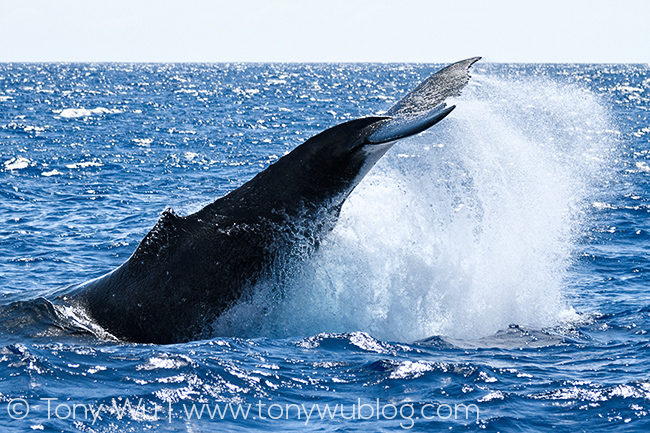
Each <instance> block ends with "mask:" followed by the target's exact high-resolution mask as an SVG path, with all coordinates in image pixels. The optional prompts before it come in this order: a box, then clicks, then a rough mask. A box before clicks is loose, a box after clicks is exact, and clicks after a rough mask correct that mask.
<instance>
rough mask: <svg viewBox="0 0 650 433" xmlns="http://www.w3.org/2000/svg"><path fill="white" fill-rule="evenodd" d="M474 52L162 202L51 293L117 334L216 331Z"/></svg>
mask: <svg viewBox="0 0 650 433" xmlns="http://www.w3.org/2000/svg"><path fill="white" fill-rule="evenodd" d="M477 60H479V58H478V57H475V58H471V59H467V60H463V61H460V62H457V63H454V64H452V65H449V66H447V67H445V68H443V69H441V70H440V71H438V72H436V73H435V74H433V75H431V76H430V77H429V78H427V79H426V80H425V81H423V82H422V83H420V84H419V85H418V86H417V87H416V88H415V89H414V90H413V91H411V92H410V93H409V94H407V95H406V96H405V97H404V98H403V99H401V100H400V101H399V102H398V103H397V104H395V105H394V106H393V107H392V108H390V109H389V110H388V111H387V112H386V113H385V114H383V115H381V116H373V117H365V118H360V119H356V120H352V121H348V122H345V123H342V124H339V125H336V126H334V127H332V128H330V129H327V130H325V131H323V132H321V133H319V134H318V135H315V136H314V137H312V138H310V139H309V140H307V141H306V142H305V143H303V144H301V145H300V146H298V147H296V148H295V149H294V150H293V151H292V152H290V153H288V154H287V155H285V156H283V157H282V158H280V159H279V160H278V161H276V162H275V163H274V164H272V165H270V166H269V167H268V168H266V169H265V170H264V171H262V172H260V173H259V174H257V175H256V176H255V177H254V178H253V179H251V180H250V181H248V182H247V183H245V184H244V185H242V186H241V187H239V188H237V189H235V190H234V191H232V192H230V193H229V194H227V195H225V196H224V197H221V198H219V199H217V200H216V201H214V202H213V203H211V204H209V205H207V206H206V207H204V208H203V209H201V210H199V211H198V212H196V213H193V214H191V215H187V216H179V215H177V214H176V213H175V212H174V211H173V210H171V209H167V210H165V211H164V212H163V214H162V216H161V217H160V219H159V221H158V222H157V223H156V225H155V226H154V227H153V229H152V230H151V231H150V232H149V233H148V234H147V235H146V236H145V237H144V239H143V240H142V241H141V242H140V244H139V245H138V247H137V249H136V250H135V252H134V253H133V255H132V256H131V257H130V258H129V259H128V260H127V261H126V262H125V263H123V264H122V265H121V266H119V267H118V268H117V269H115V270H113V271H112V272H110V273H108V274H106V275H104V276H102V277H99V278H97V279H95V280H92V281H89V282H87V283H84V284H81V285H79V286H78V287H75V288H74V289H72V290H68V291H66V293H65V294H63V295H60V296H59V298H58V299H57V301H59V302H64V303H66V304H72V305H76V306H78V307H80V308H82V309H83V310H85V312H86V314H87V315H88V316H89V317H90V318H91V319H92V320H93V321H95V322H96V323H97V324H99V325H100V326H101V327H102V328H104V329H105V330H106V331H107V332H109V333H110V334H112V335H113V336H115V337H117V338H118V339H121V340H126V341H132V342H139V343H156V344H169V343H177V342H184V341H190V340H195V339H200V338H210V337H214V336H215V335H213V334H214V330H213V328H212V326H211V325H212V323H213V322H214V320H215V319H216V318H218V317H219V316H220V315H221V314H223V313H224V312H225V311H227V310H228V309H229V308H230V307H232V306H234V305H236V304H237V303H238V302H241V301H242V300H245V299H246V298H247V297H250V296H251V295H252V293H253V291H254V288H255V286H256V284H259V283H260V282H262V281H264V280H265V279H269V278H275V277H276V276H277V275H278V274H282V271H286V272H285V273H290V271H287V270H290V269H291V268H292V266H294V265H295V264H297V263H298V262H299V261H300V260H304V259H305V258H306V257H309V256H310V254H311V253H313V252H314V251H315V250H316V249H317V248H318V245H319V244H320V242H321V240H322V239H323V237H324V236H325V235H326V234H327V233H328V232H329V231H330V230H331V229H332V228H333V227H334V224H335V223H336V220H337V218H338V216H339V213H340V210H341V206H342V205H343V203H344V201H345V200H346V198H347V197H348V196H349V195H350V193H351V192H352V190H353V189H354V188H355V187H356V186H357V185H358V184H359V182H360V181H361V179H363V177H364V176H365V175H366V174H367V173H368V171H369V170H370V169H371V168H372V166H373V165H374V164H375V163H376V162H377V161H378V160H379V159H380V158H381V156H382V155H384V153H385V152H386V151H387V150H388V149H389V148H390V147H391V146H393V145H394V144H395V142H396V141H397V140H399V139H402V138H405V137H408V136H411V135H414V134H417V133H419V132H421V131H424V130H426V129H427V128H429V127H431V126H432V125H434V124H436V123H437V122H439V121H440V120H442V119H443V118H444V117H446V116H447V115H448V114H449V113H450V112H451V111H452V110H453V109H454V108H455V106H453V105H452V106H448V105H447V103H446V102H445V100H446V99H448V98H451V97H455V96H458V95H460V92H461V90H462V89H463V87H464V86H465V85H466V84H467V82H468V81H469V72H468V71H469V68H470V66H471V65H472V64H473V63H475V62H476V61H477ZM279 271H280V272H279Z"/></svg>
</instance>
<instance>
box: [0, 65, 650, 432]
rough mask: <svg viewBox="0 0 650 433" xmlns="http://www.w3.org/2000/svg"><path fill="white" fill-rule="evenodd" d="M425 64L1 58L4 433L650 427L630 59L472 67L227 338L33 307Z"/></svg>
mask: <svg viewBox="0 0 650 433" xmlns="http://www.w3.org/2000/svg"><path fill="white" fill-rule="evenodd" d="M441 66H443V65H430V64H1V65H0V179H1V181H0V429H1V430H2V431H3V432H26V431H45V432H76V431H81V432H140V431H170V432H220V431H301V432H302V431H337V432H370V431H382V432H389V431H404V430H410V431H495V432H496V431H500V432H540V431H570V432H577V431H580V432H582V431H584V432H601V431H602V432H605V431H607V432H610V431H615V432H645V431H650V344H649V340H650V334H649V331H650V293H649V288H650V287H649V285H650V281H649V276H650V254H649V252H650V250H649V243H650V219H649V216H650V184H649V179H650V67H648V66H647V65H544V64H539V65H518V64H489V63H481V62H479V63H477V64H476V65H475V66H474V67H473V69H472V80H471V81H470V84H469V85H468V87H467V88H466V89H465V91H464V93H463V95H462V96H460V97H458V98H456V100H455V101H453V102H454V103H455V104H456V105H457V108H456V109H455V110H454V112H453V113H452V114H451V115H450V116H449V117H447V118H446V119H445V120H443V121H442V122H441V123H439V124H438V125H436V126H434V127H433V128H431V129H430V130H429V131H427V132H425V133H423V134H420V135H418V136H416V137H412V138H409V139H406V140H403V141H401V142H399V143H398V144H397V145H396V146H394V147H393V148H392V149H391V150H390V151H389V153H387V154H386V155H385V156H384V157H383V159H382V160H381V161H380V162H379V164H378V165H377V166H376V167H375V168H373V170H372V171H371V172H370V174H369V175H368V176H367V177H366V178H365V179H364V181H363V182H362V183H361V184H360V185H359V186H358V188H357V189H356V190H355V192H354V193H353V194H352V196H351V197H350V198H349V200H348V201H347V202H346V204H345V206H344V208H343V211H342V214H341V218H340V220H339V223H338V225H337V226H336V228H335V229H334V231H333V232H332V233H331V234H330V235H329V236H328V238H327V239H326V241H325V242H324V244H323V245H322V246H321V248H320V249H319V251H318V252H317V254H316V255H315V257H313V259H312V260H310V261H308V262H307V263H305V264H304V266H303V267H302V268H301V269H300V272H299V273H298V275H297V276H296V278H295V279H294V280H292V281H289V282H287V286H286V287H285V288H284V298H283V299H282V300H281V301H280V302H279V303H276V304H273V305H271V308H269V305H268V303H265V302H264V300H263V299H253V300H251V301H249V302H247V303H245V304H242V305H240V306H238V307H236V308H234V309H232V310H231V311H229V312H228V313H227V314H226V315H225V316H224V317H223V319H222V320H219V321H218V322H217V323H215V324H214V326H215V329H216V330H218V331H219V333H220V335H223V337H222V338H214V339H211V340H207V341H194V342H190V343H186V344H175V345H149V344H132V343H125V342H119V341H114V340H111V339H107V338H103V337H101V333H98V332H97V329H96V326H95V325H94V324H92V323H88V322H87V321H85V322H84V321H83V320H82V318H81V316H80V315H79V314H77V313H78V312H76V311H74V309H72V308H64V307H62V306H58V305H57V306H55V305H52V304H51V303H50V302H49V301H48V299H53V297H54V294H55V293H56V292H57V291H58V290H61V289H64V288H66V287H70V286H71V285H74V284H79V283H82V282H84V281H87V280H89V279H92V278H95V277H98V276H100V275H103V274H105V273H107V272H109V271H111V270H112V269H114V268H115V267H117V266H118V265H120V264H121V263H122V262H124V261H125V260H127V259H128V257H129V256H130V255H131V253H132V252H133V251H134V250H135V248H136V246H137V245H138V243H139V241H140V240H141V239H142V238H143V237H144V235H145V234H146V233H147V232H148V231H149V230H150V229H151V228H152V227H153V225H154V224H155V222H156V221H157V219H158V217H159V216H160V214H161V213H162V211H163V210H164V209H165V208H167V207H172V208H173V209H174V210H175V211H176V212H178V213H179V214H184V215H186V214H189V213H192V212H194V211H196V210H198V209H200V208H201V207H203V206H205V205H206V204H208V203H210V202H212V201H213V200H215V199H216V198H218V197H220V196H222V195H224V194H225V193H227V192H229V191H231V190H233V189H234V188H236V187H238V186H239V185H241V184H243V183H244V182H246V181H247V180H248V179H250V178H252V177H253V176H254V175H255V174H256V173H258V172H259V171H260V170H262V169H264V168H265V167H267V166H268V165H269V164H272V163H273V162H274V161H276V160H277V159H278V158H279V157H281V156H282V155H284V154H285V153H287V152H289V151H291V150H292V149H293V148H295V147H296V146H297V145H299V144H301V143H302V142H304V141H305V140H306V139H307V138H309V137H311V136H312V135H314V134H316V133H318V132H320V131H322V130H324V129H326V128H328V127H331V126H334V125H336V124H338V123H341V122H343V121H346V120H349V119H354V118H358V117H364V116H370V115H376V114H381V113H382V112H383V111H386V110H388V109H389V108H390V106H391V105H392V104H394V103H395V102H396V101H398V100H399V99H400V98H401V97H402V96H404V95H405V94H406V92H408V91H409V90H410V89H412V88H413V87H414V86H415V85H416V84H417V83H418V82H419V81H420V80H422V79H424V78H426V77H427V76H428V75H429V74H431V73H432V72H434V71H435V70H437V69H438V68H439V67H441ZM98 335H99V336H98Z"/></svg>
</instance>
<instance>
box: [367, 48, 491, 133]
mask: <svg viewBox="0 0 650 433" xmlns="http://www.w3.org/2000/svg"><path fill="white" fill-rule="evenodd" d="M479 59H480V57H472V58H470V59H466V60H461V61H460V62H456V63H453V64H451V65H449V66H447V67H446V68H443V69H441V70H439V71H438V72H436V73H435V74H433V75H431V76H430V77H429V78H427V79H426V80H424V81H423V82H422V83H420V84H419V85H418V86H417V87H416V88H415V89H413V90H412V91H411V92H410V93H409V94H408V95H406V96H405V97H404V98H402V99H401V100H400V101H399V102H398V103H397V104H395V105H393V106H392V107H391V108H390V109H389V110H388V111H387V112H386V114H385V116H386V117H388V118H387V119H385V120H382V121H380V122H377V123H376V124H375V125H373V129H374V131H373V132H372V133H371V134H370V135H369V136H368V138H369V140H370V142H371V143H373V144H380V143H386V142H388V141H393V140H397V139H400V138H404V137H408V136H410V135H414V134H417V133H419V132H422V131H424V130H425V129H428V128H430V127H431V126H433V125H435V124H436V123H438V122H439V121H441V120H442V119H444V118H445V117H446V116H447V115H448V114H449V113H451V111H452V110H453V109H454V108H455V106H453V105H452V106H447V104H446V103H445V100H446V99H448V98H453V97H456V96H460V94H461V92H462V90H463V88H464V87H465V85H467V83H468V82H469V68H470V67H471V66H472V65H473V64H474V63H476V62H477V61H478V60H479Z"/></svg>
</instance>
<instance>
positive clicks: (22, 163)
mask: <svg viewBox="0 0 650 433" xmlns="http://www.w3.org/2000/svg"><path fill="white" fill-rule="evenodd" d="M30 165H33V163H32V161H31V160H29V159H28V158H25V157H22V156H19V157H14V158H11V159H10V160H8V161H5V163H4V166H5V170H22V169H23V168H27V167H29V166H30Z"/></svg>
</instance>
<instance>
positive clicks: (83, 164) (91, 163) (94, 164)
mask: <svg viewBox="0 0 650 433" xmlns="http://www.w3.org/2000/svg"><path fill="white" fill-rule="evenodd" d="M102 165H104V164H102V163H101V162H97V161H85V162H75V163H74V164H67V165H66V167H67V168H71V169H75V168H86V167H101V166H102Z"/></svg>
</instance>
